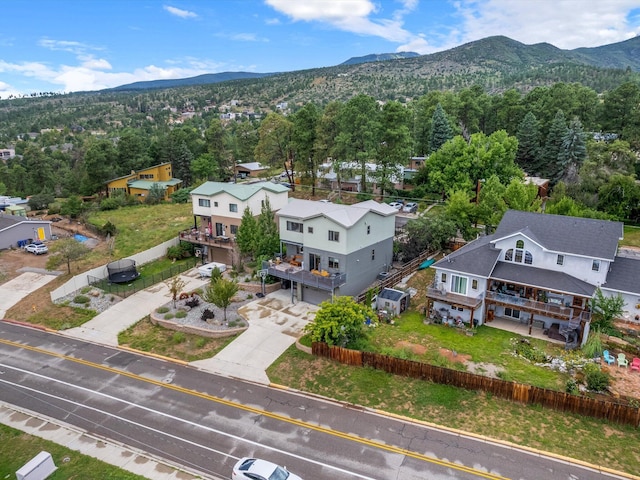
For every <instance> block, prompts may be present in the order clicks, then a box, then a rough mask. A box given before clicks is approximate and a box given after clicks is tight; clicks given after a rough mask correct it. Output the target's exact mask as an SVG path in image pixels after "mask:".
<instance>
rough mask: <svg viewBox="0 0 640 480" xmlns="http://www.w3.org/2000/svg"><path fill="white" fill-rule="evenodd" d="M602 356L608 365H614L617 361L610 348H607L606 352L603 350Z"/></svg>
mask: <svg viewBox="0 0 640 480" xmlns="http://www.w3.org/2000/svg"><path fill="white" fill-rule="evenodd" d="M602 358H603V359H604V361H605V362H607V365H613V364H614V363H615V361H616V359H615V358H614V356H613V355H611V354H610V353H609V350H605V351H604V352H602Z"/></svg>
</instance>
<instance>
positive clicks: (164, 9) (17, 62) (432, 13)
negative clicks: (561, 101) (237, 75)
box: [0, 0, 640, 98]
mask: <svg viewBox="0 0 640 480" xmlns="http://www.w3.org/2000/svg"><path fill="white" fill-rule="evenodd" d="M0 13H1V15H2V19H3V29H2V30H1V31H0V98H7V97H8V96H9V95H11V94H13V95H21V94H29V93H31V92H44V91H46V92H49V91H52V92H72V91H73V92H75V91H86V90H99V89H103V88H109V87H115V86H118V85H123V84H127V83H132V82H136V81H143V80H156V79H168V78H185V77H192V76H195V75H200V74H203V73H218V72H225V71H251V72H277V71H293V70H302V69H307V68H315V67H325V66H331V65H337V64H339V63H342V62H343V61H345V60H347V59H348V58H350V57H354V56H362V55H367V54H370V53H388V52H396V51H414V52H418V53H420V54H427V53H433V52H437V51H441V50H446V49H448V48H452V47H455V46H457V45H461V44H463V43H466V42H469V41H473V40H478V39H481V38H485V37H488V36H491V35H506V36H508V37H510V38H513V39H514V40H518V41H520V42H523V43H526V44H534V43H539V42H548V43H551V44H553V45H555V46H557V47H559V48H565V49H572V48H578V47H594V46H598V45H605V44H609V43H615V42H619V41H623V40H627V39H629V38H632V37H634V36H636V35H638V34H640V2H638V0H606V1H604V0H601V1H597V0H453V1H445V0H175V1H173V0H172V1H156V0H30V1H28V2H26V1H23V0H3V1H2V2H1V3H0Z"/></svg>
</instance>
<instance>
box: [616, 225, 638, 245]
mask: <svg viewBox="0 0 640 480" xmlns="http://www.w3.org/2000/svg"><path fill="white" fill-rule="evenodd" d="M620 245H623V246H626V247H640V227H633V226H631V225H625V226H624V239H623V240H622V241H621V242H620Z"/></svg>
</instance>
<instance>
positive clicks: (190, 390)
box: [0, 323, 616, 480]
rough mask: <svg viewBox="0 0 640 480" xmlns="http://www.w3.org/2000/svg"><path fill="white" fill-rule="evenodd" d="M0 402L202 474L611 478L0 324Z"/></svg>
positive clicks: (379, 479)
mask: <svg viewBox="0 0 640 480" xmlns="http://www.w3.org/2000/svg"><path fill="white" fill-rule="evenodd" d="M0 400H2V401H4V402H7V403H10V404H14V405H18V406H20V407H22V408H25V409H28V410H31V411H35V412H39V413H41V414H44V415H47V416H49V417H52V418H55V419H59V420H63V421H65V422H67V423H70V424H73V425H76V426H78V427H80V428H83V429H85V430H87V431H88V432H90V433H92V434H94V435H97V436H101V437H106V438H110V439H112V440H115V441H117V442H122V443H124V444H127V445H130V446H131V447H134V448H138V449H141V450H144V451H147V452H149V453H151V454H153V455H155V456H158V457H162V458H165V459H167V460H168V461H169V462H170V463H173V464H175V465H178V466H180V465H182V466H186V467H188V469H189V470H191V471H197V472H201V474H202V475H203V476H205V477H214V478H217V477H223V478H229V477H230V472H231V467H232V465H233V464H234V463H235V461H236V460H237V459H238V458H240V457H244V456H257V457H260V458H266V459H269V460H271V461H273V462H276V463H279V464H281V465H286V466H287V467H288V468H289V470H291V471H292V472H295V473H297V474H299V475H300V476H301V477H303V478H304V479H305V480H324V479H331V480H343V479H344V480H346V479H363V480H370V479H375V480H391V479H402V480H425V479H430V480H440V479H442V480H444V479H447V480H452V479H478V478H485V479H502V478H510V479H532V480H534V479H535V480H538V479H547V478H548V479H552V478H553V479H571V480H581V479H605V478H616V477H611V476H608V475H606V474H604V473H599V472H596V471H594V470H590V469H585V468H583V467H581V466H578V465H575V464H570V463H565V462H560V461H556V460H554V459H551V458H548V457H546V456H544V455H538V454H534V453H531V452H528V453H527V452H524V451H521V450H517V449H511V448H507V447H504V446H501V445H497V444H493V443H491V442H488V441H484V440H482V439H474V438H469V437H466V436H463V435H459V434H455V433H448V432H444V431H441V430H438V429H434V428H430V427H428V426H424V425H420V424H417V423H414V422H409V421H406V420H404V419H396V418H389V417H386V416H382V415H378V414H376V413H374V412H370V411H365V410H362V409H358V408H354V407H350V406H346V405H342V404H339V403H336V402H331V401H326V400H323V399H317V398H310V397H308V396H304V395H300V394H297V393H295V392H289V391H286V390H281V389H274V388H267V387H263V386H258V385H253V384H248V383H244V382H240V381H235V380H233V379H228V378H224V377H218V376H215V375H211V374H208V373H205V372H201V371H198V370H196V369H194V368H191V367H188V366H183V365H180V364H177V363H173V362H167V361H164V360H161V359H156V358H152V357H146V356H142V355H138V354H135V353H131V352H127V351H121V350H118V349H112V348H106V347H102V346H98V345H94V344H90V343H85V342H82V341H78V340H75V339H69V338H65V337H64V336H60V335H55V334H50V333H46V332H43V331H39V330H34V329H30V328H25V327H20V326H16V325H11V324H6V323H0Z"/></svg>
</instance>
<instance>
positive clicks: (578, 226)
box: [427, 210, 640, 346]
mask: <svg viewBox="0 0 640 480" xmlns="http://www.w3.org/2000/svg"><path fill="white" fill-rule="evenodd" d="M622 236H623V224H622V223H621V222H613V221H607V220H595V219H589V218H577V217H568V216H562V215H547V214H540V213H532V212H521V211H516V210H509V211H507V212H506V213H505V215H504V217H503V218H502V221H501V222H500V224H499V225H498V228H497V229H496V232H495V233H494V234H493V235H489V236H485V237H480V238H478V239H477V240H475V241H473V242H471V243H469V244H467V245H465V246H464V247H462V248H460V249H459V250H456V251H454V252H452V253H451V254H449V255H447V256H446V257H445V258H443V259H442V260H440V261H438V262H437V263H435V264H434V265H433V268H434V269H435V270H436V275H435V280H434V284H433V285H431V286H429V287H428V288H427V298H428V299H429V301H430V315H432V316H433V317H435V318H440V319H443V320H447V321H449V322H450V323H451V322H452V321H454V322H457V323H460V322H462V323H466V324H470V323H473V324H476V325H479V324H483V323H485V322H491V321H493V319H494V318H496V317H500V318H503V319H508V320H510V321H513V322H520V323H527V324H529V325H530V327H531V328H542V329H544V330H545V331H549V332H551V333H553V332H555V334H557V335H559V339H563V338H564V340H566V341H567V343H570V344H572V346H575V345H577V344H578V343H581V342H583V341H584V340H586V336H587V334H588V329H589V325H590V320H591V311H590V300H591V299H592V298H593V296H594V294H595V292H596V290H597V289H598V288H600V289H601V291H602V293H603V294H604V295H609V296H614V295H621V296H622V297H623V298H624V300H625V317H626V318H628V319H629V320H631V321H640V260H637V259H633V258H626V257H622V256H619V255H618V242H619V241H620V240H621V239H622ZM551 333H549V336H551Z"/></svg>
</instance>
